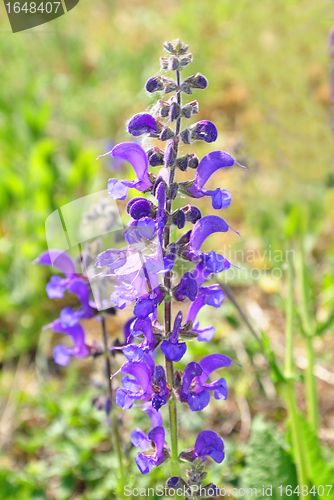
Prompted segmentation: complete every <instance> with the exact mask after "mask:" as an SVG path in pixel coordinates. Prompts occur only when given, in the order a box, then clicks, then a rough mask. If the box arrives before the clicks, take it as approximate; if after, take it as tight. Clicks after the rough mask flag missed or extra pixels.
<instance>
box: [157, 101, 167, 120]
mask: <svg viewBox="0 0 334 500" xmlns="http://www.w3.org/2000/svg"><path fill="white" fill-rule="evenodd" d="M159 105H160V111H159V114H160V116H162V117H163V118H166V117H167V116H168V114H169V109H170V105H169V104H168V102H166V101H163V100H162V99H160V101H159Z"/></svg>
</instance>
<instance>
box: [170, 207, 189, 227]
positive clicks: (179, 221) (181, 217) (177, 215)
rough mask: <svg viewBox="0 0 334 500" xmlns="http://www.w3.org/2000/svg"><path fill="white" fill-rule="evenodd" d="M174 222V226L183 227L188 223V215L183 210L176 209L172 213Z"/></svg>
mask: <svg viewBox="0 0 334 500" xmlns="http://www.w3.org/2000/svg"><path fill="white" fill-rule="evenodd" d="M171 217H172V223H173V224H174V226H176V227H177V228H178V229H183V228H184V226H185V223H186V216H185V214H184V212H182V210H176V211H175V212H174V213H173V214H172V216H171Z"/></svg>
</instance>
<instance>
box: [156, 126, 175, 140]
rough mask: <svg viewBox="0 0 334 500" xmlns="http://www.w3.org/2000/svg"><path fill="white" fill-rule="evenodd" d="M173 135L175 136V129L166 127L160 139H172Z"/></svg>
mask: <svg viewBox="0 0 334 500" xmlns="http://www.w3.org/2000/svg"><path fill="white" fill-rule="evenodd" d="M172 137H174V131H173V130H172V129H171V128H169V127H166V128H164V129H163V131H162V132H161V134H160V137H159V139H160V141H168V139H172Z"/></svg>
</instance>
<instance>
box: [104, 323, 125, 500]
mask: <svg viewBox="0 0 334 500" xmlns="http://www.w3.org/2000/svg"><path fill="white" fill-rule="evenodd" d="M101 325H102V339H103V347H104V357H105V365H106V381H107V392H108V398H109V401H110V405H111V410H110V413H111V423H112V438H113V445H114V450H115V453H116V455H117V459H118V472H119V491H120V492H122V493H123V490H124V486H125V476H124V467H123V458H122V449H121V440H120V436H119V432H118V423H117V417H116V413H115V401H114V396H113V388H112V378H111V363H110V354H109V353H110V349H109V346H108V338H107V325H106V318H105V316H104V315H103V314H102V316H101Z"/></svg>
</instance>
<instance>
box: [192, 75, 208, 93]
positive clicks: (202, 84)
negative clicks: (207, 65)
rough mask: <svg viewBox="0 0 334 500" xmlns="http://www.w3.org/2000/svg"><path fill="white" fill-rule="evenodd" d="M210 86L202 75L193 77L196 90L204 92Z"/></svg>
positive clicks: (193, 85)
mask: <svg viewBox="0 0 334 500" xmlns="http://www.w3.org/2000/svg"><path fill="white" fill-rule="evenodd" d="M208 85H209V82H208V80H207V79H206V78H205V76H203V75H201V73H196V75H194V76H193V81H192V87H193V88H194V89H201V90H204V89H206V88H207V86H208Z"/></svg>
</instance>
